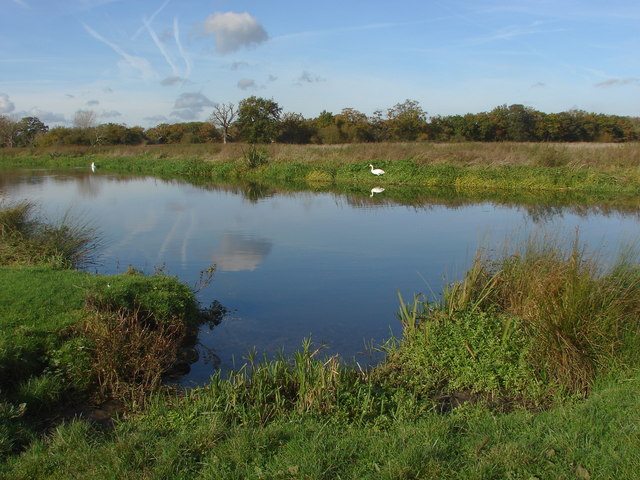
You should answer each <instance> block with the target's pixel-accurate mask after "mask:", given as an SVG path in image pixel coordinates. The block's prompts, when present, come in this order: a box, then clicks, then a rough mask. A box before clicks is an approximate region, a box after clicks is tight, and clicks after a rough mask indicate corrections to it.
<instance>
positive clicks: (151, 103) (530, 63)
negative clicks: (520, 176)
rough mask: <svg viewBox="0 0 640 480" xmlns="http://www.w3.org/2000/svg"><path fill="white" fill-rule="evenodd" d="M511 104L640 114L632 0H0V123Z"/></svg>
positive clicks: (154, 120)
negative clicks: (246, 101) (263, 104)
mask: <svg viewBox="0 0 640 480" xmlns="http://www.w3.org/2000/svg"><path fill="white" fill-rule="evenodd" d="M251 95H257V96H261V97H265V98H271V99H273V100H275V101H276V102H278V104H279V105H280V106H281V107H282V109H283V112H294V113H301V114H303V115H304V116H306V117H315V116H317V115H318V114H319V113H320V112H321V111H322V110H328V111H330V112H333V113H339V112H340V111H341V110H342V109H343V108H347V107H350V108H355V109H356V110H359V111H361V112H363V113H365V114H367V115H371V114H373V112H374V111H376V110H383V111H386V110H387V109H388V108H390V107H393V106H394V105H395V104H397V103H402V102H403V101H404V100H406V99H411V100H416V101H418V102H419V103H420V105H421V106H422V108H423V109H424V110H425V111H426V112H428V114H429V115H452V114H465V113H469V112H472V113H477V112H482V111H489V110H491V109H492V108H494V107H496V106H498V105H502V104H507V105H510V104H513V103H521V104H524V105H526V106H529V107H532V108H535V109H538V110H542V111H544V112H547V113H551V112H559V111H565V110H569V109H572V108H576V109H582V110H587V111H591V112H598V113H607V114H617V115H630V116H640V2H638V1H637V0H610V1H607V2H603V1H602V0H597V1H596V0H580V1H577V0H575V1H574V0H548V1H547V0H487V1H482V0H437V1H433V0H421V1H419V0H395V1H393V2H392V1H377V0H371V1H355V0H351V1H350V0H342V1H336V0H325V1H322V2H304V1H301V0H297V1H291V0H282V1H278V0H271V1H265V0H255V1H225V0H0V114H4V115H11V116H15V117H17V118H20V117H22V116H27V115H35V116H38V117H39V118H40V119H41V120H43V121H44V122H45V123H46V124H48V125H65V124H67V125H69V124H71V121H72V119H73V116H74V113H75V112H77V111H79V110H92V111H94V112H95V113H96V115H97V116H98V121H99V122H100V123H105V122H115V123H124V124H126V125H128V126H133V125H141V126H144V127H148V126H153V125H156V124H158V123H161V122H169V123H174V122H180V121H200V120H206V118H207V117H208V116H209V114H210V113H211V110H212V108H213V105H214V104H216V103H222V102H225V103H226V102H234V103H237V102H238V101H240V100H242V99H243V98H247V97H249V96H251Z"/></svg>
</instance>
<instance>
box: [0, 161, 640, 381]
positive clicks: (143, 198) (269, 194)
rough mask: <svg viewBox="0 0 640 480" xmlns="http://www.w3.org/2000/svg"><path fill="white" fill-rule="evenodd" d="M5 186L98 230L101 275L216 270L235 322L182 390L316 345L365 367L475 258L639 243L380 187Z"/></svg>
mask: <svg viewBox="0 0 640 480" xmlns="http://www.w3.org/2000/svg"><path fill="white" fill-rule="evenodd" d="M0 179H1V180H0V195H1V196H2V197H3V198H5V199H9V200H22V199H30V200H33V201H36V202H37V203H38V204H39V205H40V209H41V211H42V213H43V214H44V215H46V216H48V217H51V218H54V219H55V218H61V217H62V216H63V215H65V214H66V213H71V215H72V216H73V217H82V218H84V219H85V220H90V221H93V222H94V223H95V225H96V226H98V227H99V229H100V231H101V232H102V233H103V237H104V243H105V245H106V246H105V247H104V248H103V249H102V250H101V256H100V258H99V263H98V265H96V266H93V267H91V268H92V270H94V271H97V272H99V273H107V274H111V273H118V272H120V273H121V272H123V271H125V270H126V268H127V266H128V265H132V266H134V267H136V268H138V269H141V270H143V271H145V272H147V273H152V272H153V271H154V270H156V269H158V268H162V269H163V270H164V271H165V272H167V273H169V274H172V275H176V276H178V277H179V278H180V279H181V280H182V281H184V282H185V283H187V284H189V285H193V286H195V285H196V284H197V282H198V278H199V276H200V272H201V271H203V270H205V269H207V268H208V267H209V266H211V265H212V264H215V265H216V266H217V271H216V273H215V276H214V279H213V281H212V283H211V284H210V285H209V286H208V287H207V288H205V289H204V290H202V291H200V292H199V293H198V296H199V300H200V301H201V302H202V303H203V305H208V304H209V303H210V302H212V301H213V300H218V301H220V302H221V303H222V304H223V305H224V306H225V307H226V308H227V309H229V311H230V314H229V316H228V317H227V318H225V320H224V321H223V322H222V323H221V324H220V325H219V326H217V327H215V328H213V329H209V328H207V327H205V328H203V330H202V332H201V335H200V342H201V343H202V346H201V347H200V348H199V349H200V353H201V360H200V361H199V362H198V363H197V364H195V365H194V366H193V368H192V372H191V374H190V375H188V376H187V378H186V379H185V382H205V381H206V380H207V379H208V378H209V376H210V374H211V373H212V372H213V370H214V369H215V368H223V369H229V368H232V367H233V366H234V365H235V366H239V365H240V364H241V363H242V361H243V360H242V359H243V356H244V355H245V354H246V353H247V351H248V349H249V348H250V347H252V346H255V347H256V348H257V350H258V352H266V353H268V354H272V353H274V352H277V351H279V350H284V351H285V352H290V351H292V350H294V349H296V348H298V347H299V346H300V345H301V342H302V339H303V338H305V337H309V336H311V337H312V339H313V340H314V342H315V343H317V344H321V343H324V344H326V345H327V353H328V354H332V353H339V354H340V355H341V356H342V357H344V358H345V359H347V360H354V359H355V361H358V362H360V363H361V364H366V363H368V362H369V361H371V357H370V355H369V354H368V353H367V348H365V347H366V345H368V344H369V343H373V344H377V345H379V344H381V343H382V342H383V341H384V340H385V339H387V338H389V337H390V335H391V334H392V333H393V332H395V334H396V335H397V334H399V328H398V327H399V324H398V321H397V319H396V312H397V310H398V297H397V292H398V291H399V292H401V293H402V295H403V296H404V297H405V298H411V297H412V295H413V294H414V293H417V292H422V293H425V294H428V295H431V294H433V295H437V294H438V293H439V292H440V290H441V288H442V286H443V285H444V283H445V282H446V281H452V280H457V279H458V278H460V276H461V274H462V273H463V272H464V270H465V269H466V268H467V267H468V265H469V263H470V261H471V260H472V258H473V255H474V253H475V251H476V249H477V248H478V246H479V245H481V244H482V245H488V246H492V245H498V244H500V243H502V241H503V240H504V239H505V237H509V238H510V241H511V242H517V241H518V239H523V238H525V237H526V235H528V234H529V233H530V232H532V231H535V230H544V231H549V232H564V233H565V234H566V235H567V238H568V239H569V240H571V239H572V238H573V237H572V235H573V232H575V231H576V229H578V230H579V231H580V237H581V239H583V240H584V241H585V242H587V243H588V244H589V245H590V246H592V247H594V248H596V247H601V248H602V249H604V251H609V250H613V249H617V247H618V246H619V245H620V243H621V242H625V241H632V240H633V239H634V238H638V235H639V234H640V221H639V217H638V211H637V209H635V208H633V207H632V208H627V209H625V210H622V209H616V208H606V209H605V208H600V207H598V206H593V207H584V206H578V205H573V204H572V203H571V202H570V201H569V202H566V203H565V204H564V205H555V206H549V205H546V204H544V203H540V204H535V203H531V202H528V203H527V204H518V203H515V202H498V201H487V200H485V201H473V200H469V199H468V198H465V199H462V197H458V196H456V195H457V194H456V193H455V192H454V193H451V192H447V194H446V195H444V194H443V195H441V196H438V194H436V193H434V192H432V191H431V192H429V194H428V195H422V199H421V200H415V201H412V202H410V203H412V204H411V205H407V204H403V203H402V202H399V201H397V200H394V198H396V197H394V193H397V192H395V191H394V189H393V187H387V189H386V190H384V191H380V189H378V190H374V191H371V189H373V188H374V187H376V185H375V183H373V184H372V185H370V186H368V187H366V188H363V190H362V191H361V192H352V193H350V194H349V195H346V194H336V193H330V192H313V191H299V192H278V191H276V190H274V189H269V188H268V187H256V186H255V185H254V186H246V185H245V186H243V187H240V186H214V185H209V186H194V185H191V184H188V183H185V182H182V181H177V180H172V181H166V180H159V179H155V178H150V177H125V176H119V175H109V174H91V173H90V172H85V171H84V170H83V171H66V172H63V173H60V172H53V171H45V170H42V171H21V172H3V173H2V174H0ZM422 193H425V192H422ZM425 198H428V199H429V200H425ZM373 360H374V361H375V357H374V359H373Z"/></svg>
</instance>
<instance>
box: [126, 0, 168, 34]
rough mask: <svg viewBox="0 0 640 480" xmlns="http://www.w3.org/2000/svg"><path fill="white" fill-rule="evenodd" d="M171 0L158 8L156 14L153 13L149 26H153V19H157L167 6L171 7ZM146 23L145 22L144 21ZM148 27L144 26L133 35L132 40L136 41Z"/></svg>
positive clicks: (165, 0) (165, 1) (166, 0)
mask: <svg viewBox="0 0 640 480" xmlns="http://www.w3.org/2000/svg"><path fill="white" fill-rule="evenodd" d="M170 1H171V0H164V3H163V4H162V5H160V8H158V9H157V10H156V11H155V12H153V15H151V17H149V24H151V22H153V19H154V18H156V16H157V15H158V14H159V13H160V12H161V11H162V10H164V7H166V6H167V5H169V2H170ZM143 22H144V20H143ZM145 26H146V25H142V26H141V27H140V28H139V29H138V31H137V32H136V33H134V34H133V37H131V39H132V40H135V39H136V38H137V37H138V35H140V33H142V31H143V30H144V29H145Z"/></svg>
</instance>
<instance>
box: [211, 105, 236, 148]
mask: <svg viewBox="0 0 640 480" xmlns="http://www.w3.org/2000/svg"><path fill="white" fill-rule="evenodd" d="M237 115H238V110H237V109H236V106H235V105H234V104H233V103H218V104H217V105H216V106H215V107H213V112H212V113H211V115H210V116H209V122H210V123H212V124H213V125H215V126H216V127H219V128H221V129H222V142H223V143H227V137H228V136H229V128H230V127H231V124H232V123H233V121H234V120H235V119H236V116H237Z"/></svg>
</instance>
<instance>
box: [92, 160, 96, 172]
mask: <svg viewBox="0 0 640 480" xmlns="http://www.w3.org/2000/svg"><path fill="white" fill-rule="evenodd" d="M91 171H92V172H95V171H96V164H95V163H94V162H91Z"/></svg>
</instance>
